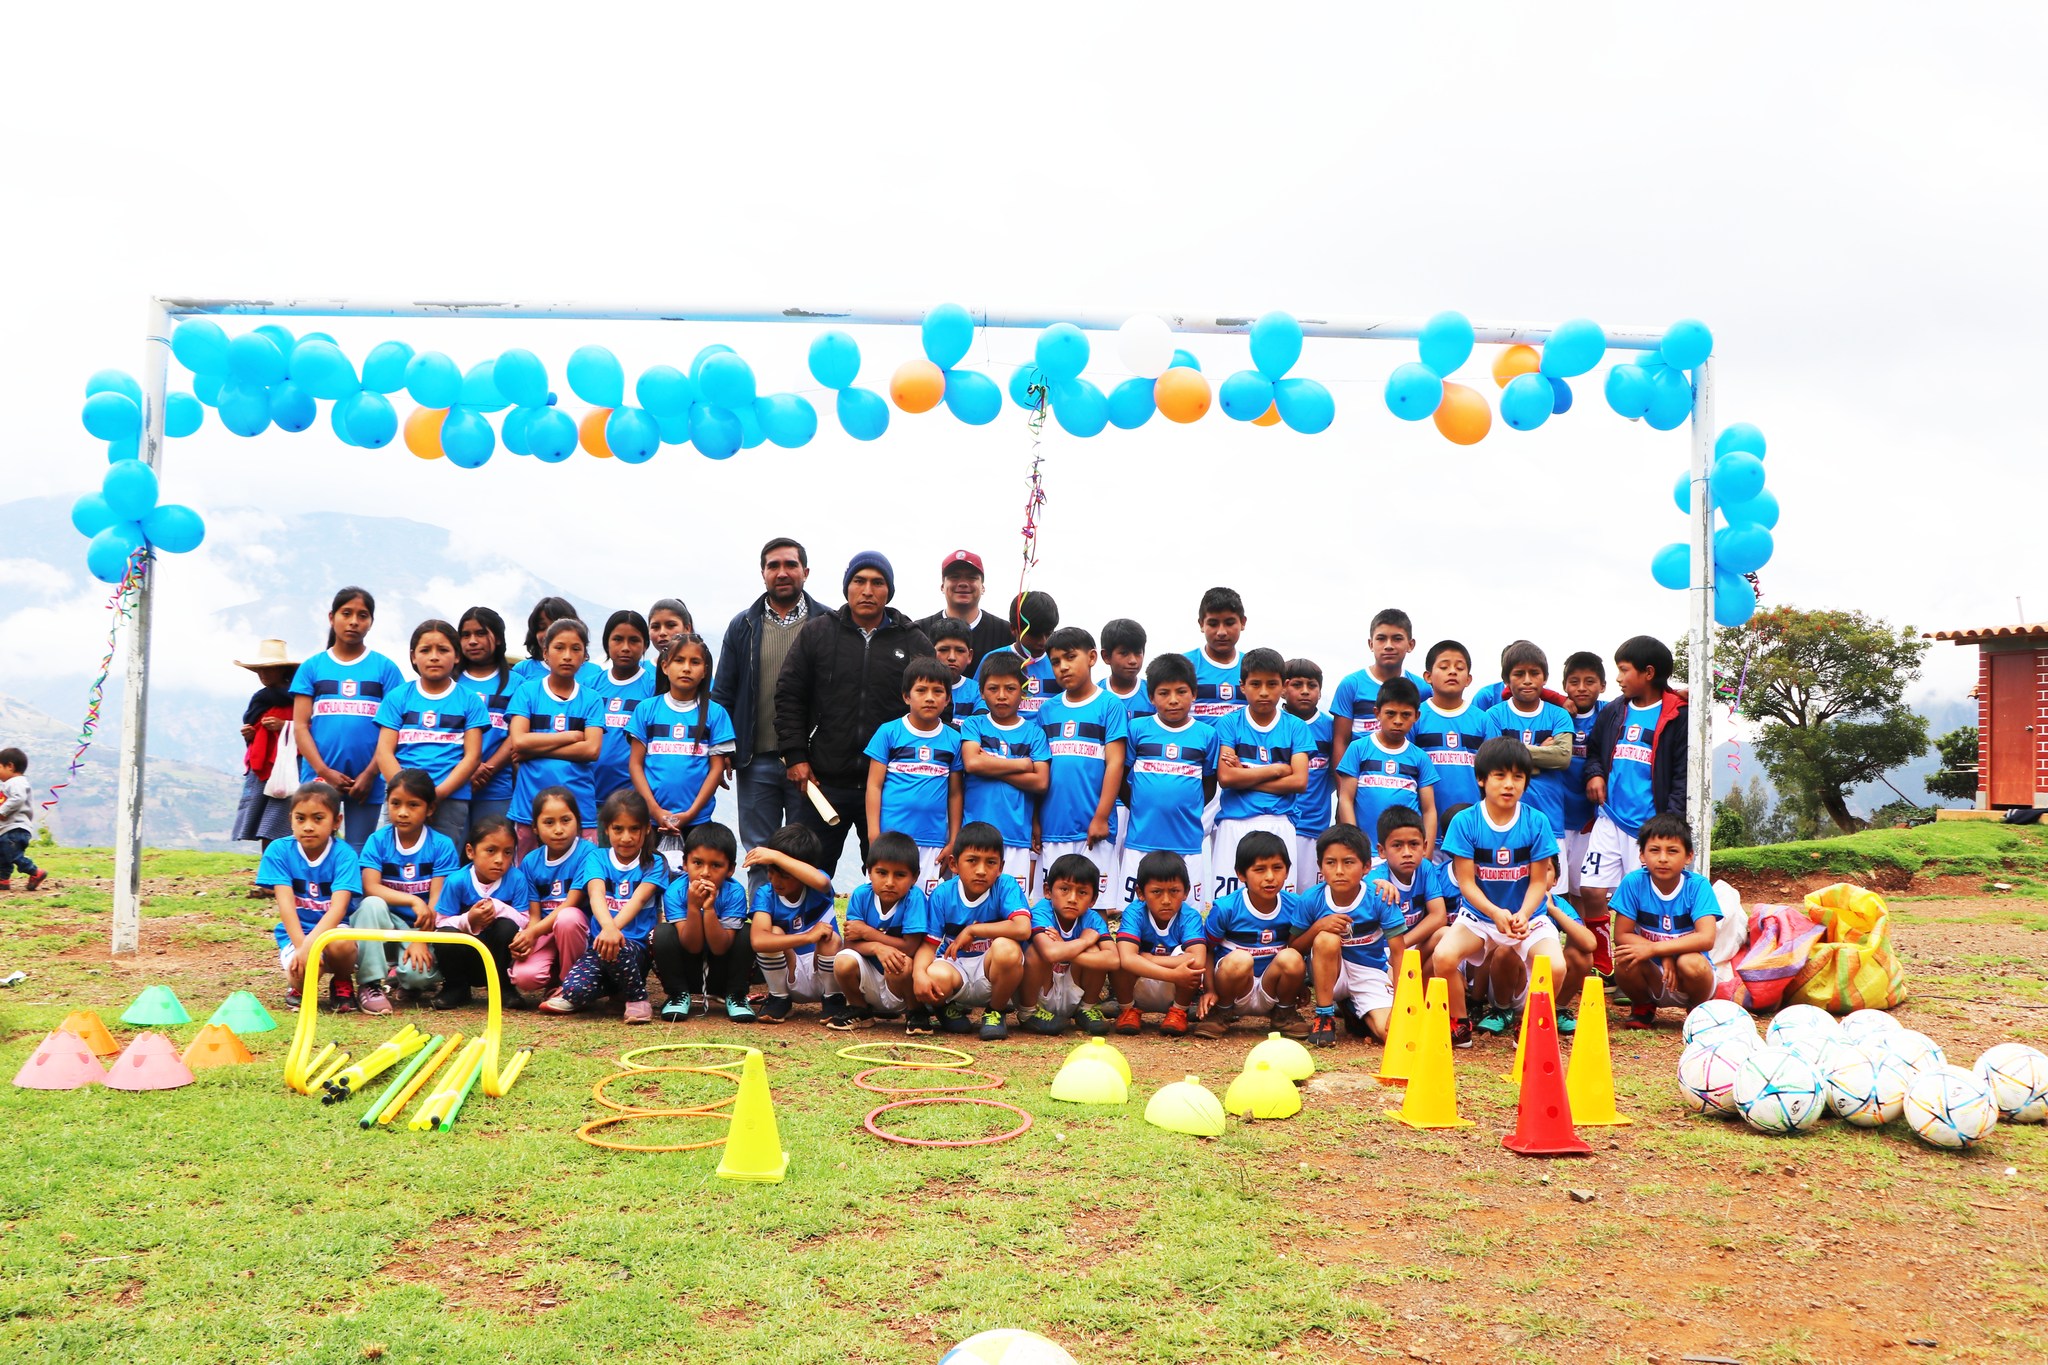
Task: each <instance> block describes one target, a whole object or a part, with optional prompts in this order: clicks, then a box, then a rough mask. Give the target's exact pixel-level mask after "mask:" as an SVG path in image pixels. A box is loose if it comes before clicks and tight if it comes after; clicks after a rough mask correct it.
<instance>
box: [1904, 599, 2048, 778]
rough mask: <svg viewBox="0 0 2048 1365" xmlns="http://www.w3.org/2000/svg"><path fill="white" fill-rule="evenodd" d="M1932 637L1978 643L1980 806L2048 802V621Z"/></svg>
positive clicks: (1957, 641) (1931, 636)
mask: <svg viewBox="0 0 2048 1365" xmlns="http://www.w3.org/2000/svg"><path fill="white" fill-rule="evenodd" d="M1928 638H1929V639H1934V640H1949V641H1953V642H1954V643H1956V644H1959V645H1975V646H1977V691H1976V694H1975V695H1976V698H1977V808H1978V809H1979V810H1997V809H2001V808H2005V807H2011V806H2048V621H2041V622H2036V623H2034V624H2033V625H2026V626H1986V627H1984V628H1983V629H1981V630H1937V631H1935V632H1933V633H1932V634H1931V635H1930V636H1929V637H1928Z"/></svg>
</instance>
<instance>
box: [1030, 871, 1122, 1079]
mask: <svg viewBox="0 0 2048 1365" xmlns="http://www.w3.org/2000/svg"><path fill="white" fill-rule="evenodd" d="M1101 881H1102V879H1101V876H1100V874H1099V873H1098V872H1097V871H1096V867H1095V864H1094V863H1092V862H1090V861H1088V859H1086V858H1084V857H1082V856H1081V855H1080V854H1078V853H1068V854H1063V855H1062V856H1061V857H1060V858H1059V859H1058V861H1056V862H1054V863H1053V865H1052V867H1051V869H1050V870H1049V871H1048V872H1047V873H1046V876H1045V888H1046V894H1045V899H1044V900H1041V901H1039V902H1038V903H1037V904H1036V905H1034V906H1032V907H1031V938H1030V941H1029V943H1028V945H1027V946H1026V947H1025V949H1024V978H1023V982H1022V991H1023V993H1022V995H1021V996H1020V998H1019V1002H1018V1006H1017V1012H1018V1017H1019V1020H1020V1021H1021V1022H1022V1023H1023V1025H1024V1027H1025V1028H1027V1029H1029V1030H1031V1031H1032V1032H1033V1033H1043V1034H1056V1033H1059V1032H1061V1031H1062V1030H1063V1029H1065V1028H1066V1023H1067V1020H1069V1019H1072V1020H1074V1021H1075V1022H1076V1023H1078V1024H1080V1026H1081V1030H1082V1032H1084V1033H1086V1034H1088V1035H1089V1036H1090V1037H1091V1038H1099V1037H1101V1036H1102V1035H1103V1034H1105V1033H1107V1032H1109V1020H1108V1019H1107V1018H1105V1017H1104V1016H1103V1013H1102V1010H1101V1009H1100V1007H1098V1006H1097V1005H1096V1004H1095V1000H1096V998H1097V997H1098V996H1100V995H1101V994H1102V985H1103V982H1104V981H1106V980H1107V979H1108V977H1109V973H1110V971H1111V970H1112V969H1113V968H1115V966H1116V961H1117V956H1116V941H1115V940H1114V939H1113V938H1112V937H1111V936H1110V932H1109V925H1108V924H1107V923H1105V922H1104V921H1103V918H1102V916H1101V915H1098V914H1097V913H1095V897H1096V894H1097V892H1098V890H1099V888H1100V886H1101ZM1027 1004H1028V1006H1029V1009H1028V1011H1027V1009H1026V1006H1027Z"/></svg>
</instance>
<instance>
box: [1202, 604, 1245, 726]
mask: <svg viewBox="0 0 2048 1365" xmlns="http://www.w3.org/2000/svg"><path fill="white" fill-rule="evenodd" d="M1249 623H1250V618H1249V617H1247V616H1246V615H1245V613H1244V599H1243V598H1242V597H1239V596H1238V595H1237V593H1236V591H1235V590H1234V589H1231V588H1211V589H1209V591H1207V592H1205V593H1203V594H1202V601H1201V605H1200V606H1198V607H1197V608H1196V609H1195V624H1196V625H1198V626H1200V627H1201V629H1202V644H1201V647H1200V648H1199V649H1191V650H1189V651H1188V652H1187V659H1188V662H1190V663H1192V664H1193V665H1194V666H1195V719H1196V720H1199V721H1204V722H1206V723H1207V724H1209V725H1214V724H1216V723H1217V722H1218V721H1220V720H1222V719H1223V718H1224V717H1225V716H1227V715H1229V714H1230V713H1231V712H1233V711H1241V710H1243V709H1244V691H1243V687H1242V676H1243V675H1242V670H1241V669H1240V667H1239V664H1240V661H1239V659H1238V653H1237V642H1238V640H1239V639H1240V638H1241V637H1242V636H1243V635H1244V628H1245V626H1246V625H1248V624H1249Z"/></svg>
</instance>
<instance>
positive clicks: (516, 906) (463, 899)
mask: <svg viewBox="0 0 2048 1365" xmlns="http://www.w3.org/2000/svg"><path fill="white" fill-rule="evenodd" d="M485 901H489V902H490V904H491V909H492V912H493V914H492V918H493V919H495V918H497V916H499V915H503V916H504V917H505V918H507V919H509V920H511V921H512V922H513V923H514V924H517V925H518V926H519V927H520V928H522V929H524V928H525V927H526V920H527V912H528V910H529V908H530V906H531V904H532V901H533V888H532V887H531V886H529V885H527V883H526V874H525V873H524V872H521V871H520V870H519V865H518V864H517V863H514V864H513V865H512V866H510V867H508V868H506V869H505V874H504V875H503V876H501V877H499V878H498V880H497V881H495V882H492V883H490V884H489V885H486V884H484V883H483V882H480V881H478V880H477V879H476V864H475V863H465V864H464V865H463V866H461V867H459V868H457V869H456V870H455V871H454V872H453V873H452V874H450V876H449V878H448V880H447V881H445V882H442V883H441V899H440V900H438V901H435V902H433V905H434V927H436V928H439V927H441V926H442V925H446V924H448V923H450V922H451V921H453V920H458V919H461V918H462V917H464V916H465V915H467V914H468V913H469V912H470V911H471V910H474V909H475V908H476V907H477V906H478V905H480V904H482V903H483V902H485Z"/></svg>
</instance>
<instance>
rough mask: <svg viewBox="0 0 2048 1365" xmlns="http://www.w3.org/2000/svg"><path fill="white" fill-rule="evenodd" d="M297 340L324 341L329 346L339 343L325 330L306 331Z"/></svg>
mask: <svg viewBox="0 0 2048 1365" xmlns="http://www.w3.org/2000/svg"><path fill="white" fill-rule="evenodd" d="M299 340H300V341H302V342H305V341H324V342H326V343H327V344H328V345H330V346H339V345H340V344H341V343H340V342H338V341H336V340H335V339H334V338H333V337H332V336H330V335H329V334H328V333H326V332H308V333H306V334H305V335H304V336H302V337H300V338H299Z"/></svg>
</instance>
